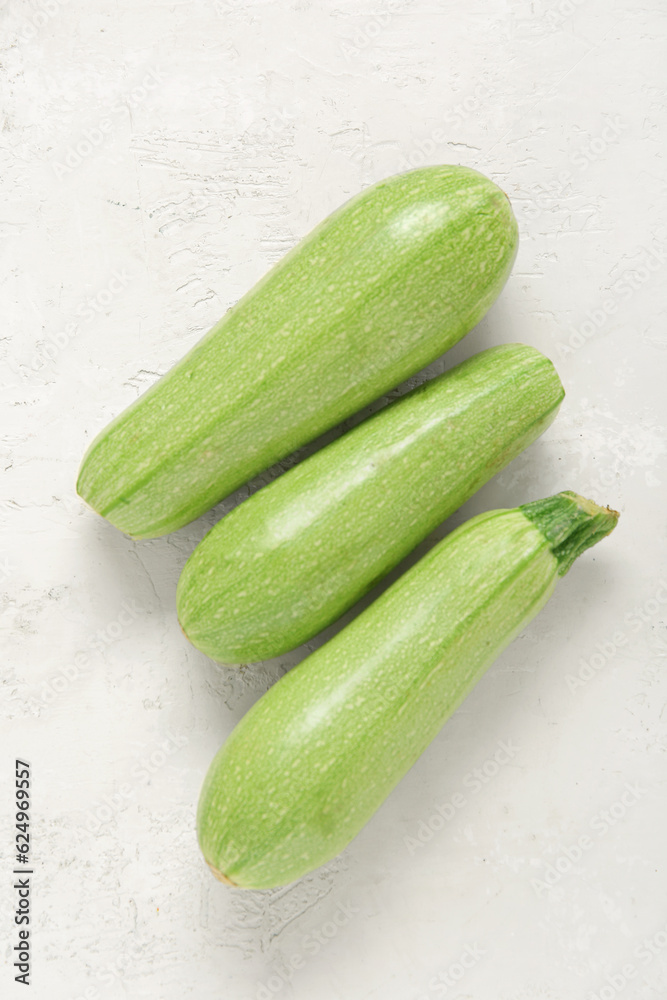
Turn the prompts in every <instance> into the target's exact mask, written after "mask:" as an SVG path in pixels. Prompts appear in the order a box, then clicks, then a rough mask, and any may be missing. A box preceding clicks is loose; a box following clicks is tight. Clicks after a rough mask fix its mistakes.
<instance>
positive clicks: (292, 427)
mask: <svg viewBox="0 0 667 1000" xmlns="http://www.w3.org/2000/svg"><path fill="white" fill-rule="evenodd" d="M517 240H518V234H517V226H516V221H515V218H514V215H513V213H512V209H511V207H510V204H509V201H508V199H507V197H506V195H505V194H504V193H503V192H502V191H501V190H500V188H498V187H497V186H496V185H495V184H494V183H493V182H492V181H491V180H489V179H488V178H487V177H484V176H483V175H482V174H480V173H478V172H477V171H475V170H472V169H470V168H467V167H461V166H433V167H424V168H420V169H418V170H411V171H408V172H407V173H404V174H398V175H396V176H394V177H390V178H388V179H387V180H384V181H380V182H379V183H377V184H375V185H373V186H372V187H369V188H367V189H366V190H364V191H362V192H361V193H360V194H358V195H356V196H355V197H354V198H352V199H351V200H350V201H348V202H347V203H346V204H344V205H343V206H342V207H341V208H339V209H338V210H337V211H335V212H334V213H333V214H332V215H330V216H329V217H328V218H327V219H325V220H324V221H323V222H322V223H321V224H320V225H319V226H317V227H316V228H315V229H314V230H313V231H312V232H311V233H310V234H309V235H308V236H307V237H306V238H305V239H303V240H302V241H301V242H300V243H299V244H298V245H297V246H296V247H295V248H294V249H293V250H291V251H290V252H289V253H288V254H287V255H286V256H285V257H284V258H283V259H282V260H281V261H280V262H279V263H278V264H277V265H275V266H274V267H273V268H272V270H271V271H269V273H268V274H267V275H266V276H265V277H264V278H263V279H262V280H261V281H260V282H259V283H258V284H257V285H255V287H254V288H253V289H251V290H250V292H248V293H247V294H246V295H245V296H244V297H243V298H242V299H241V300H240V301H239V302H238V304H237V305H236V306H234V307H233V308H232V309H230V310H229V311H228V312H227V313H226V315H225V316H224V317H223V318H222V319H221V321H220V322H219V323H218V324H217V325H216V326H215V327H214V328H213V329H212V330H211V331H210V332H209V333H208V334H207V335H206V336H205V337H204V338H203V339H202V340H201V341H200V342H199V343H198V344H196V345H195V346H194V347H193V348H192V350H191V351H190V352H189V353H188V354H186V356H185V357H184V358H183V359H182V360H181V361H180V362H178V364H176V365H175V366H174V367H173V368H172V369H171V370H170V371H169V372H167V374H166V375H164V376H163V377H162V378H161V379H160V380H159V381H158V382H157V383H156V384H155V385H154V386H152V387H151V388H150V389H149V390H148V391H147V392H146V393H144V394H143V395H142V396H141V397H140V398H139V399H138V400H137V401H136V402H135V403H133V404H132V405H131V406H129V407H128V408H127V409H126V410H124V411H123V412H122V413H121V414H120V415H119V416H118V417H117V418H116V419H115V420H113V421H112V422H111V423H110V424H109V425H108V426H107V427H106V428H105V429H104V430H102V432H101V433H100V434H99V435H98V436H97V437H96V438H95V440H94V441H93V442H92V444H91V446H90V447H89V449H88V451H87V452H86V455H85V456H84V459H83V462H82V466H81V469H80V472H79V477H78V481H77V490H78V492H79V494H80V496H81V497H82V498H83V499H84V500H85V501H86V502H87V503H88V504H89V505H90V506H91V507H92V508H93V509H94V510H96V511H97V512H98V513H99V514H101V515H102V516H103V517H105V518H107V520H109V521H110V522H111V523H112V524H114V525H116V527H118V528H120V529H121V530H122V531H124V532H126V533H127V534H128V535H131V536H132V537H134V538H152V537H155V536H158V535H162V534H165V533H167V532H170V531H174V530H175V529H177V528H180V527H182V526H183V525H185V524H187V523H188V522H189V521H192V520H193V519H194V518H196V517H198V516H199V515H200V514H202V513H203V512H204V511H206V510H208V509H209V508H210V507H212V506H213V505H214V504H216V503H217V502H218V501H220V500H222V499H223V498H224V497H225V496H227V495H228V494H230V493H232V492H233V491H234V490H235V489H237V488H238V487H239V486H241V485H242V484H243V483H245V482H247V481H248V480H249V479H251V478H252V477H253V476H254V475H256V474H257V473H259V472H261V471H262V470H263V469H266V468H268V467H269V466H271V465H272V464H274V463H275V462H277V461H278V460H280V459H281V458H284V457H285V456H287V455H289V454H290V453H291V452H293V451H294V450H295V449H297V448H298V447H300V446H301V445H303V444H305V443H306V442H308V441H311V440H313V439H314V438H316V437H317V436H318V435H320V434H322V433H323V432H324V431H326V430H327V429H328V428H330V427H332V426H334V425H335V424H337V423H339V422H340V421H341V420H344V419H345V418H346V417H348V416H350V415H351V414H352V413H355V412H356V411H357V410H359V409H361V408H362V407H363V406H365V405H366V404H367V403H370V402H371V401H372V400H374V399H377V398H378V397H379V396H381V395H382V394H383V393H385V392H387V391H388V390H389V389H392V388H393V387H395V386H396V385H398V384H399V383H401V382H402V381H404V380H405V379H406V378H408V376H410V375H412V374H414V373H415V372H417V371H419V370H420V369H421V368H423V367H424V366H425V365H427V364H429V363H430V362H431V361H433V360H434V359H435V358H437V357H438V356H439V355H440V354H442V353H443V352H444V351H446V350H447V349H448V348H449V347H451V346H452V345H453V344H455V343H456V342H457V341H458V340H460V339H461V337H463V336H464V335H465V334H466V333H467V332H468V331H469V330H470V329H472V327H473V326H475V324H476V323H478V322H479V320H480V319H481V318H482V316H483V315H484V314H485V313H486V311H487V310H488V308H489V307H490V305H491V304H492V303H493V301H494V300H495V298H496V297H497V295H498V294H499V292H500V290H501V289H502V287H503V285H504V283H505V281H506V279H507V277H508V275H509V272H510V269H511V266H512V263H513V261H514V258H515V255H516V250H517Z"/></svg>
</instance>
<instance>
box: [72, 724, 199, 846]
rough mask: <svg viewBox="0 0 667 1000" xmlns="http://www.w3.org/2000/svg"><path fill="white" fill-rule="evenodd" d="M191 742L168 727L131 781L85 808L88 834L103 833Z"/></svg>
mask: <svg viewBox="0 0 667 1000" xmlns="http://www.w3.org/2000/svg"><path fill="white" fill-rule="evenodd" d="M188 742H189V741H188V738H187V736H184V735H183V734H181V735H180V736H179V735H174V734H173V733H172V732H170V731H169V730H168V731H167V738H166V739H165V740H162V741H161V742H160V743H159V744H158V745H157V746H156V747H155V748H154V749H153V750H152V751H151V752H150V754H145V755H144V756H143V757H142V758H141V759H140V760H139V761H137V763H136V764H135V765H134V766H133V767H132V770H131V772H130V777H131V778H132V779H133V781H132V782H129V781H124V782H123V783H122V784H121V785H119V787H118V791H116V792H113V793H112V794H111V795H103V796H102V798H101V800H95V801H94V802H93V804H92V805H91V807H90V809H87V810H86V813H85V823H84V824H83V825H84V826H85V828H86V830H87V831H88V832H89V833H94V834H98V833H100V831H101V830H102V829H103V828H104V827H105V826H106V824H107V823H110V822H111V820H112V819H113V818H114V816H115V815H116V813H117V812H119V811H120V810H121V809H122V808H123V806H125V805H127V804H128V803H130V802H132V801H134V800H135V799H136V797H137V793H138V790H139V789H140V788H141V787H144V786H145V785H147V784H149V782H150V780H151V777H152V775H154V774H155V773H156V772H157V771H159V770H161V768H163V767H164V766H165V764H166V763H167V762H168V760H169V758H170V757H173V755H174V754H175V753H177V752H178V751H179V750H182V749H183V747H185V746H187V745H188Z"/></svg>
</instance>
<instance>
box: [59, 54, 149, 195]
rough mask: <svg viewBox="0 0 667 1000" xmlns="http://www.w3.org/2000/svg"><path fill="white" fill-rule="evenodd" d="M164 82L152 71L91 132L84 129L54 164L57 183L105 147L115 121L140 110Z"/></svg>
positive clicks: (126, 93) (120, 99)
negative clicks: (149, 96) (137, 109)
mask: <svg viewBox="0 0 667 1000" xmlns="http://www.w3.org/2000/svg"><path fill="white" fill-rule="evenodd" d="M164 80H165V77H164V75H163V74H162V73H161V72H160V70H159V69H158V68H154V69H149V70H148V71H147V72H146V73H144V75H143V77H142V78H141V80H140V81H139V83H137V84H136V85H135V86H134V87H132V88H131V89H130V90H128V91H126V92H125V93H124V94H123V96H122V97H121V98H119V100H117V101H116V103H115V104H114V105H113V106H112V107H111V108H110V109H109V111H108V112H107V114H105V115H103V116H102V117H101V118H100V119H99V121H98V122H97V123H96V124H95V125H93V126H92V128H86V129H84V130H83V132H82V134H81V136H80V138H78V139H75V140H73V141H72V142H71V143H70V144H69V146H68V147H67V149H66V151H65V155H64V157H63V159H62V160H53V161H52V163H51V166H52V168H53V172H54V174H55V175H56V177H57V178H58V180H62V178H63V177H68V176H69V175H70V174H71V173H73V171H75V170H76V169H77V168H78V167H80V166H81V164H82V163H83V162H84V161H85V160H87V159H88V158H89V157H90V156H92V155H93V153H95V152H96V151H97V150H98V149H99V148H100V147H101V146H102V145H103V143H104V140H105V139H106V137H107V136H108V135H110V134H111V133H112V132H113V130H114V128H115V123H114V118H117V117H119V116H120V115H123V114H127V113H128V112H131V111H133V110H135V109H136V108H138V107H140V106H141V105H142V104H143V102H144V101H145V100H146V98H147V97H148V95H149V94H150V93H151V91H154V90H157V88H158V87H159V86H160V85H161V84H162V83H164Z"/></svg>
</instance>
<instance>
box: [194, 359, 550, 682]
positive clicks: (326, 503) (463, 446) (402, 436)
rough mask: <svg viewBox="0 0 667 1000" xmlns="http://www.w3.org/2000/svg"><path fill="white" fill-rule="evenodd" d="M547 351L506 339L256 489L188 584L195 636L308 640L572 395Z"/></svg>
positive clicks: (224, 641)
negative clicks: (500, 345) (566, 390)
mask: <svg viewBox="0 0 667 1000" xmlns="http://www.w3.org/2000/svg"><path fill="white" fill-rule="evenodd" d="M563 394H564V393H563V387H562V385H561V383H560V379H559V378H558V375H557V374H556V372H555V370H554V367H553V365H552V364H551V362H550V361H549V360H548V359H547V358H545V357H544V355H543V354H540V352H539V351H537V350H535V348H533V347H527V346H525V345H523V344H507V345H503V346H502V347H492V348H489V349H488V350H486V351H483V352H482V353H481V354H478V355H476V356H475V357H473V358H471V359H470V360H468V361H464V362H463V364H460V365H458V366H457V367H456V368H454V369H453V370H452V371H449V372H446V373H445V374H444V375H441V376H439V377H438V378H435V379H432V380H431V381H430V382H427V383H426V384H424V385H422V386H419V387H418V388H417V389H414V390H413V391H412V392H410V393H408V394H407V395H405V396H403V397H402V398H401V399H399V400H397V401H396V402H394V403H393V404H392V405H390V406H388V407H386V408H385V409H383V410H381V411H380V412H379V413H376V414H375V416H373V417H371V418H370V419H368V420H366V421H365V422H364V423H362V424H360V425H359V426H357V427H355V428H354V429H353V430H351V431H349V432H348V433H347V434H345V435H344V436H343V437H341V438H339V439H338V440H337V441H334V442H333V444H330V445H329V446H328V447H326V448H323V449H321V450H320V451H318V452H316V453H315V454H314V455H311V456H310V457H309V458H307V459H306V460H305V461H303V462H301V463H300V464H299V465H297V466H295V467H294V468H292V469H290V470H289V471H288V472H286V473H285V474H284V475H283V476H281V477H280V478H279V479H276V480H274V481H273V482H272V483H270V484H269V485H268V486H265V487H264V489H262V490H259V492H257V493H255V494H253V496H251V497H250V498H249V499H248V500H246V501H245V502H244V503H242V504H240V505H239V506H238V507H236V508H235V509H234V510H232V511H231V512H230V513H229V514H228V515H227V516H226V517H224V518H223V519H222V520H221V521H220V522H219V523H218V524H217V525H216V526H215V527H214V528H213V529H212V530H211V531H210V532H209V534H208V535H207V536H206V537H205V538H204V540H203V541H202V542H201V543H200V544H199V545H198V546H197V548H196V549H195V551H194V552H193V554H192V555H191V556H190V559H189V560H188V562H187V563H186V565H185V568H184V570H183V573H182V574H181V578H180V580H179V584H178V591H177V606H178V616H179V620H180V623H181V626H182V628H183V631H184V632H185V634H186V635H187V637H188V638H189V639H190V641H191V642H192V643H194V645H195V646H197V647H198V648H199V649H201V650H202V651H203V652H205V653H207V654H208V655H209V656H211V657H213V658H214V659H216V660H219V661H221V662H224V663H248V662H252V661H255V660H263V659H267V658H268V657H271V656H277V655H279V654H280V653H284V652H286V651H287V650H289V649H293V648H295V647H296V646H299V645H301V643H303V642H306V641H307V640H308V639H310V638H311V636H313V635H315V634H316V633H317V632H319V631H320V630H321V629H323V628H325V626H327V625H329V624H330V623H331V622H332V621H335V620H336V619H337V618H339V617H340V615H341V614H343V612H344V611H345V610H346V609H347V608H349V607H350V606H351V605H352V604H354V602H355V601H357V600H358V599H359V598H360V597H361V596H362V595H363V594H364V593H366V592H367V591H368V590H369V589H370V588H371V587H372V586H373V585H374V583H376V582H377V581H378V580H379V579H381V578H382V577H383V576H384V575H385V574H386V573H388V572H389V570H390V569H391V568H392V567H393V566H395V565H396V564H397V563H398V562H400V560H401V559H402V558H403V557H404V556H405V555H407V553H408V552H410V551H411V550H412V549H413V548H414V547H415V546H416V545H417V544H418V543H419V542H420V541H421V540H422V539H423V538H425V537H426V535H428V534H429V532H430V531H432V530H433V529H434V528H435V527H436V526H437V525H438V524H439V523H440V522H441V521H443V520H444V519H445V518H446V517H448V516H449V514H451V513H452V512H453V511H455V510H456V509H457V508H458V507H460V506H461V504H462V503H463V502H464V501H465V500H467V499H468V497H470V496H472V494H473V493H474V492H475V491H476V490H477V489H479V487H480V486H482V484H483V483H485V482H486V481H487V480H488V479H490V478H491V476H493V475H494V474H495V473H496V472H498V471H499V470H500V469H502V468H503V467H504V466H505V465H506V464H507V463H508V462H510V461H511V460H512V459H513V458H514V457H515V456H516V455H518V454H519V452H521V451H522V450H523V449H524V448H525V447H526V446H527V445H528V444H530V443H531V441H534V440H535V438H536V437H538V435H539V434H541V433H542V431H543V430H544V429H545V428H546V427H547V426H548V425H549V424H550V423H551V421H552V420H553V418H554V417H555V415H556V413H557V411H558V407H559V405H560V402H561V400H562V398H563Z"/></svg>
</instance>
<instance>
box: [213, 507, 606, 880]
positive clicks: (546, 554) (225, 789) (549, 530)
mask: <svg viewBox="0 0 667 1000" xmlns="http://www.w3.org/2000/svg"><path fill="white" fill-rule="evenodd" d="M617 518H618V514H617V513H616V512H615V511H612V510H609V509H608V508H602V507H598V506H597V505H596V504H595V503H593V502H592V501H590V500H586V499H583V498H582V497H580V496H578V495H577V494H576V493H572V492H569V491H567V492H564V493H559V494H558V495H556V496H553V497H548V498H547V499H545V500H538V501H535V502H533V503H528V504H525V505H523V506H521V507H518V508H515V509H513V510H495V511H490V512H488V513H485V514H480V515H479V516H477V517H474V518H472V519H471V520H469V521H467V522H466V523H465V524H463V525H461V526H460V527H459V528H457V529H456V530H455V531H453V532H452V533H451V534H450V535H448V536H447V537H446V538H444V539H443V540H442V541H441V542H439V543H438V544H437V545H436V546H435V547H434V548H433V549H432V550H431V551H430V552H429V553H428V554H427V555H425V556H424V557H423V558H422V559H421V560H420V561H419V562H418V563H417V564H416V565H415V566H413V567H412V568H411V569H409V570H408V571H407V572H406V573H405V574H404V575H403V576H402V577H401V578H400V579H399V580H398V581H397V582H396V583H394V584H393V585H392V586H391V587H390V588H389V589H388V590H386V591H385V593H384V594H382V595H381V596H380V597H379V598H378V599H377V600H376V601H375V602H374V603H373V604H372V605H371V606H370V607H369V608H367V609H366V610H365V611H364V612H363V613H362V614H360V615H359V616H358V617H357V618H356V619H355V620H354V621H352V622H351V624H349V625H348V626H347V627H346V628H345V629H343V630H342V631H341V632H339V633H338V634H337V635H336V636H335V637H334V638H333V639H331V640H330V641H329V642H328V643H327V644H326V645H324V646H322V647H321V648H320V649H318V650H317V651H316V652H315V653H313V654H311V655H310V656H309V657H308V658H307V659H305V660H303V661H302V662H301V663H300V664H299V665H298V666H297V667H295V668H294V669H293V670H291V671H290V672H289V673H287V674H286V675H285V676H284V677H282V678H281V679H280V680H279V681H278V682H277V683H276V684H274V685H273V687H271V688H270V689H269V690H268V691H267V692H266V694H264V695H263V696H262V697H261V698H260V699H259V701H257V702H256V703H255V704H254V705H253V707H252V708H251V709H250V711H249V712H248V713H247V714H246V715H245V716H244V718H243V719H242V720H241V721H240V722H239V723H238V725H237V726H236V727H235V729H234V730H233V731H232V733H231V735H230V736H229V738H228V740H227V741H226V743H225V744H224V745H223V747H222V748H221V750H220V751H219V753H218V754H217V756H216V757H215V759H214V760H213V762H212V764H211V766H210V768H209V771H208V774H207V776H206V779H205V781H204V785H203V788H202V791H201V795H200V799H199V807H198V815H197V826H198V836H199V843H200V846H201V850H202V852H203V854H204V857H205V859H206V861H207V862H208V864H209V866H210V867H211V869H212V870H213V873H214V874H215V875H216V876H217V877H218V878H220V879H221V880H222V881H225V882H228V883H230V884H232V885H236V886H241V887H248V888H256V889H263V888H271V887H276V886H280V885H284V884H287V883H289V882H291V881H293V880H294V879H297V878H299V877H300V876H302V875H305V874H306V873H308V872H310V871H312V870H313V869H315V868H317V867H319V866H320V865H322V864H324V863H325V862H327V861H329V860H330V859H331V858H333V857H334V856H335V855H336V854H338V853H339V852H340V851H341V850H342V849H343V848H344V847H345V846H346V845H347V844H348V843H349V842H350V841H351V840H352V838H353V837H354V836H356V834H357V833H358V832H359V831H360V830H361V829H362V827H363V826H364V825H365V823H366V822H367V821H368V820H369V819H370V818H371V816H372V815H373V813H374V812H375V811H376V809H377V808H378V807H379V806H380V805H381V803H382V802H383V801H384V799H385V798H386V797H387V795H388V794H389V793H390V792H391V790H392V789H393V788H394V786H395V785H396V784H397V783H398V781H399V780H400V779H401V778H402V777H403V775H404V774H405V773H406V772H407V771H408V770H409V769H410V767H412V765H413V764H414V763H415V761H416V760H417V759H418V757H419V756H420V754H421V753H422V752H423V751H424V750H425V749H426V747H427V746H428V744H429V743H430V742H431V740H432V739H433V738H434V737H435V735H436V734H437V732H438V731H439V730H440V728H441V727H442V725H443V723H444V722H445V720H446V719H447V718H448V717H449V716H450V715H451V714H452V712H453V711H454V710H455V709H456V708H457V706H458V705H459V704H460V703H461V701H462V700H463V698H464V697H465V696H466V694H467V693H468V692H469V691H470V689H471V688H472V687H473V685H474V684H475V682H476V681H477V680H478V679H479V678H480V677H481V675H482V674H483V672H484V671H485V670H486V668H487V667H488V666H489V665H490V663H491V662H492V661H493V660H494V659H495V657H496V656H497V655H498V654H499V653H500V651H501V650H502V649H503V648H504V647H505V646H507V644H508V643H509V642H510V641H511V640H512V639H513V638H514V637H515V636H516V635H517V634H518V633H519V632H520V631H521V629H522V628H523V627H524V626H525V625H526V624H527V622H528V621H530V619H531V618H533V616H534V615H536V614H537V612H538V611H539V610H540V608H542V606H543V605H544V604H545V602H546V601H547V599H548V598H549V596H550V595H551V593H552V592H553V589H554V587H555V585H556V582H557V580H558V579H559V577H560V576H562V575H563V574H564V573H566V572H567V570H568V569H569V568H570V566H571V565H572V563H573V562H574V560H575V559H576V558H577V556H579V555H580V554H581V553H582V552H583V551H584V550H585V549H587V548H588V547H589V546H591V545H594V544H595V543H596V542H597V541H599V540H600V539H601V538H603V537H604V536H605V535H607V534H609V532H610V531H612V529H613V528H614V526H615V524H616V521H617Z"/></svg>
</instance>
